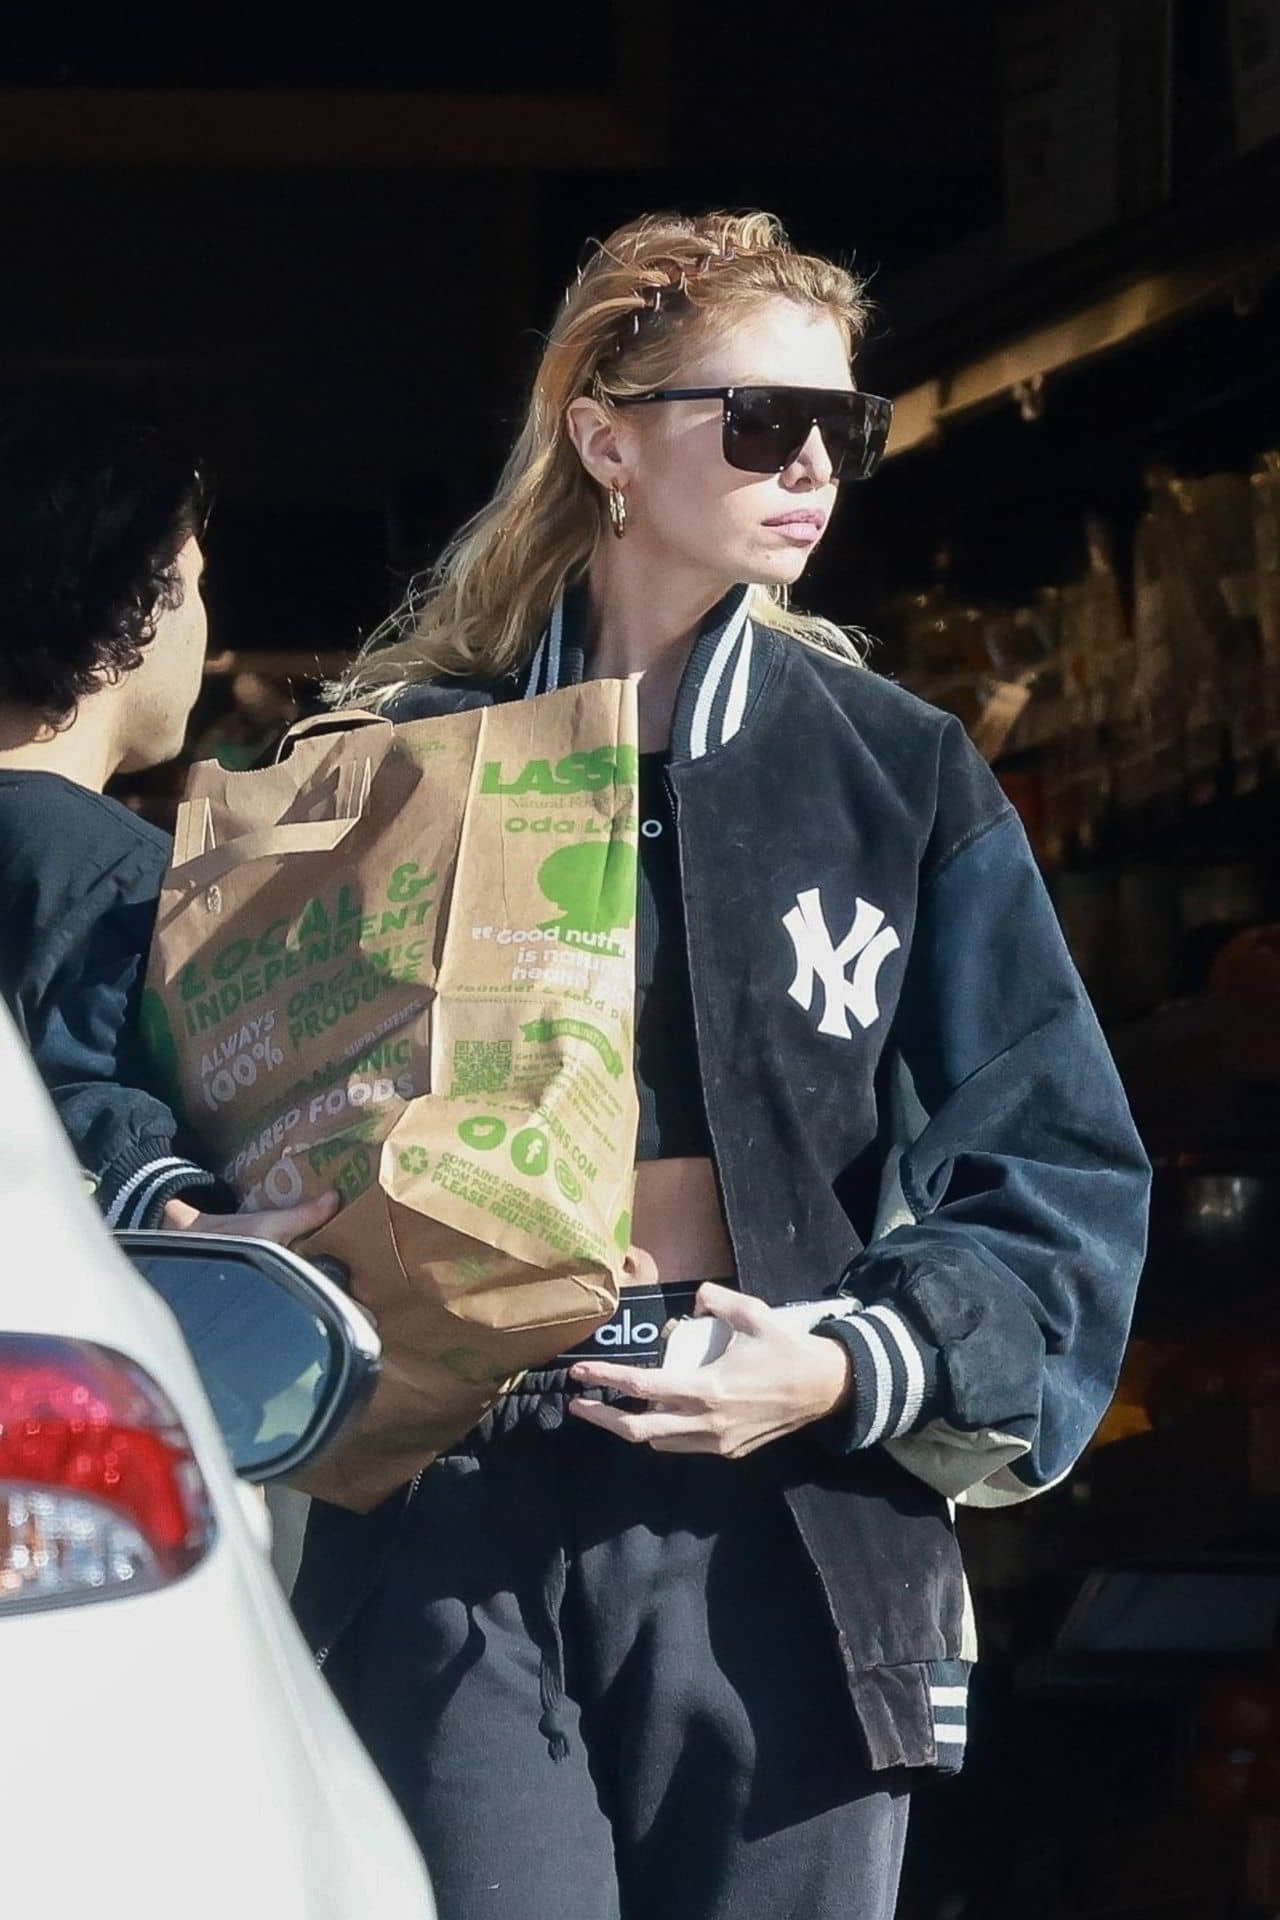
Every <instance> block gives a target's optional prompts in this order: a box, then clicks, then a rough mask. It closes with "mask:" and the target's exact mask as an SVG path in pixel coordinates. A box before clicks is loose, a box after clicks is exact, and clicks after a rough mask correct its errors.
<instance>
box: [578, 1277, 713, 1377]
mask: <svg viewBox="0 0 1280 1920" xmlns="http://www.w3.org/2000/svg"><path fill="white" fill-rule="evenodd" d="M701 1284H702V1283H701V1281H698V1280H681V1281H676V1282H675V1283H674V1284H673V1285H671V1286H665V1287H625V1288H624V1289H623V1292H622V1297H621V1299H620V1300H619V1302H618V1309H617V1312H616V1313H615V1314H614V1315H613V1317H612V1319H610V1320H606V1321H605V1323H604V1325H603V1326H602V1327H597V1328H596V1330H595V1332H594V1333H590V1334H588V1335H587V1336H586V1338H585V1339H583V1340H580V1341H579V1342H578V1343H577V1345H576V1346H573V1347H566V1348H565V1350H564V1352H563V1353H560V1354H557V1356H556V1358H555V1359H554V1360H550V1361H548V1363H547V1366H548V1369H549V1370H558V1369H560V1368H563V1367H571V1366H572V1365H573V1363H574V1361H575V1360H625V1361H626V1363H627V1365H628V1366H630V1367H656V1366H659V1365H660V1364H661V1361H662V1348H663V1339H662V1329H663V1328H664V1327H665V1326H666V1324H667V1322H668V1320H678V1319H680V1318H681V1316H682V1315H684V1314H687V1313H692V1312H693V1303H694V1301H695V1300H696V1299H697V1297H698V1288H699V1286H700V1285H701Z"/></svg>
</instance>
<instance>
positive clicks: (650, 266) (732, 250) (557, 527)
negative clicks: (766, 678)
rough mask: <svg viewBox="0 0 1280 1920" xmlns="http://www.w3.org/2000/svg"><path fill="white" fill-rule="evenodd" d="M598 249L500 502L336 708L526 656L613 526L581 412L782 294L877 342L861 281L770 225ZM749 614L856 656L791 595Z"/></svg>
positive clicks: (658, 380) (777, 596) (418, 594)
mask: <svg viewBox="0 0 1280 1920" xmlns="http://www.w3.org/2000/svg"><path fill="white" fill-rule="evenodd" d="M592 245H593V251H592V253H591V255H590V257H589V259H588V260H587V262H586V264H585V265H584V266H583V267H582V268H581V269H580V270H579V272H578V275H577V278H576V280H575V281H574V282H573V284H572V285H571V286H570V287H569V289H568V291H567V292H566V294H565V296H564V300H563V302H562V303H561V307H560V311H559V313H558V314H557V316H556V321H555V324H554V326H553V327H552V330H551V334H550V336H549V338H548V340H547V344H546V349H545V351H544V353H543V355H542V360H541V363H540V365H539V367H538V371H537V375H536V377H535V379H534V383H533V393H532V396H531V398H530V402H529V409H528V412H527V414H526V416H525V420H524V424H523V426H522V427H521V429H520V433H519V436H518V438H517V440H516V443H515V446H514V447H513V448H512V450H511V454H510V456H509V458H508V460H507V463H506V466H505V467H504V469H503V472H502V477H501V479H500V480H499V482H498V487H497V491H496V493H495V494H494V496H493V499H492V500H491V501H490V502H489V503H488V505H487V506H484V507H482V508H481V509H480V511H479V513H477V514H476V515H475V516H474V518H473V519H471V520H470V521H468V523H467V524H466V526H464V527H463V529H462V531H461V532H460V533H459V534H458V535H457V537H456V538H455V539H454V540H453V542H452V543H451V544H450V546H449V547H448V548H447V549H446V550H445V552H444V554H443V555H442V556H441V558H440V560H439V562H438V564H437V565H436V567H435V568H434V570H433V571H432V572H431V573H430V574H429V575H428V576H426V578H425V580H422V581H419V582H415V583H414V585H413V586H411V588H410V590H409V593H408V596H407V597H406V600H405V602H404V604H403V605H402V606H401V608H400V609H399V610H398V611H397V612H396V613H395V614H393V615H392V617H391V619H390V620H389V621H388V622H387V623H386V625H385V626H383V627H382V628H380V629H379V631H378V632H376V633H375V634H373V635H372V636H371V637H370V639H369V641H368V642H367V643H366V645H365V647H364V649H363V650H362V652H361V654H360V657H359V658H358V660H357V661H356V663H355V665H354V666H353V668H352V670H351V672H350V674H349V675H348V676H347V678H346V680H345V681H344V682H342V683H341V684H340V685H339V686H338V688H337V689H336V690H335V691H336V692H337V695H338V697H339V698H340V699H341V700H343V701H353V700H355V701H364V702H365V703H373V704H378V703H379V702H383V701H386V700H389V699H390V698H391V697H392V695H393V694H394V693H396V692H397V691H398V690H399V689H400V688H401V687H403V686H405V685H407V684H409V683H411V682H413V681H420V680H434V679H439V678H442V677H443V676H446V675H448V676H450V677H453V676H458V677H462V678H472V677H476V678H484V679H496V678H499V677H500V676H501V675H503V674H506V673H510V672H512V671H514V670H515V669H516V668H517V667H519V666H520V665H521V664H522V663H523V662H524V661H525V660H526V659H527V658H528V657H529V655H530V654H531V653H532V651H533V649H534V647H535V646H536V645H537V641H538V638H539V635H540V634H541V632H542V630H543V628H544V626H545V624H546V621H547V618H548V616H549V614H550V611H551V608H552V606H553V605H554V603H555V600H556V596H557V595H558V594H559V593H560V592H561V590H562V589H563V588H564V587H565V586H567V585H569V584H571V583H572V582H574V581H575V580H578V579H580V578H581V577H582V576H583V575H584V574H585V572H586V570H587V564H588V562H589V560H590V558H591V554H592V552H593V550H594V548H595V545H596V542H597V541H598V540H599V539H600V538H601V535H602V532H603V530H604V527H605V525H606V520H605V513H606V507H605V494H604V491H603V489H602V488H601V487H599V486H598V485H597V484H596V482H595V481H594V480H592V479H591V477H590V476H589V475H588V473H587V472H586V470H585V468H584V467H583V465H582V462H581V460H580V459H579V458H578V455H577V452H576V450H575V448H574V445H573V442H572V440H571V439H570V436H569V433H568V429H567V426H566V410H567V408H568V406H569V403H570V401H571V400H575V399H577V398H578V397H579V396H580V395H582V394H591V395H592V396H593V397H594V398H595V399H597V400H599V401H601V402H602V403H603V404H604V405H605V406H607V405H608V403H609V400H610V398H611V397H613V396H622V395H625V394H631V393H644V392H647V391H648V390H649V389H650V388H652V387H660V386H663V385H665V384H667V383H668V382H669V381H670V380H671V379H672V377H673V376H674V375H675V374H676V373H677V372H678V371H679V369H680V367H681V365H682V364H684V363H687V361H688V359H689V357H690V354H691V351H692V350H693V349H694V348H695V347H696V346H697V345H699V344H700V343H701V341H702V340H704V339H705V338H706V337H707V336H708V335H710V334H714V333H715V332H717V331H718V330H719V329H722V328H724V327H726V326H730V325H732V324H733V322H734V321H735V320H736V319H737V318H738V317H739V316H741V315H743V314H747V313H750V312H751V311H752V310H753V309H755V308H758V307H759V306H760V305H761V304H762V303H763V302H764V301H766V300H768V299H771V298H774V297H775V296H777V295H779V294H781V295H783V296H784V297H786V298H787V299H790V300H795V301H797V302H799V303H801V304H802V305H804V306H807V307H811V308H815V309H817V310H819V311H821V312H823V313H826V314H829V315H830V316H831V318H832V319H833V320H834V321H835V322H836V324H837V326H838V327H839V328H840V330H841V332H842V334H843V335H844V338H845V343H846V345H847V347H848V350H849V355H850V358H852V356H853V353H854V350H855V348H856V346H857V344H858V342H859V341H860V340H861V339H862V337H863V334H864V332H865V330H866V325H867V319H868V313H869V309H868V304H867V300H866V297H865V290H864V286H863V283H862V281H861V280H859V279H858V278H857V277H856V276H855V275H854V274H853V273H851V272H849V271H847V270H846V269H845V268H843V267H839V266H837V265H835V264H834V262H832V261H830V260H824V259H821V258H819V257H818V256H817V255H814V254H806V253H800V252H798V251H797V250H796V249H795V248H794V247H793V246H792V245H791V244H790V242H789V241H788V239H787V236H786V234H785V233H784V231H783V229H782V226H781V225H780V223H779V222H778V221H777V220H776V219H775V218H774V217H773V215H772V214H768V213H708V214H703V215H700V216H698V217H696V218H690V217H686V216H684V215H681V214H669V213H668V214H648V215H646V216H645V217H644V218H643V219H639V220H634V221H632V222H630V223H629V224H628V225H627V226H624V227H620V228H619V229H618V230H617V232H616V233H613V234H611V235H610V236H609V238H608V239H607V240H605V241H603V242H601V243H599V244H597V243H592ZM754 611H755V612H756V614H757V617H758V618H759V619H760V620H761V621H762V623H764V624H767V625H769V626H771V627H774V628H776V629H779V630H780V631H782V632H783V633H788V634H791V635H793V636H794V637H795V638H796V639H797V640H802V641H805V642H807V643H809V644H810V645H814V646H818V647H821V648H824V649H825V650H827V651H829V652H833V653H838V654H841V655H843V656H844V657H845V658H847V659H850V660H857V659H858V658H859V657H860V645H859V641H860V638H861V636H854V635H850V634H848V633H846V632H845V631H844V630H843V629H841V628H840V627H837V626H835V625H833V624H832V623H831V622H830V621H828V620H822V619H819V618H817V617H816V616H814V615H811V614H803V613H798V612H796V611H795V610H794V609H792V608H791V607H789V606H788V604H787V600H786V595H785V591H784V590H781V589H776V588H773V587H763V586H758V587H756V588H755V606H754Z"/></svg>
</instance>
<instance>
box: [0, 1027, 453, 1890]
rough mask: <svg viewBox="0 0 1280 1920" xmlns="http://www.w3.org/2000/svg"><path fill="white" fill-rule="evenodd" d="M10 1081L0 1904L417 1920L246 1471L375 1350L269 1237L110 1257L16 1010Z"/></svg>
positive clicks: (407, 1844)
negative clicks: (273, 1558) (279, 1574)
mask: <svg viewBox="0 0 1280 1920" xmlns="http://www.w3.org/2000/svg"><path fill="white" fill-rule="evenodd" d="M0 1088H3V1100H2V1101H0V1701H2V1702H3V1709H2V1712H3V1721H4V1738H3V1740H0V1806H2V1807H3V1809H4V1829H5V1836H6V1837H5V1845H4V1850H3V1860H2V1861H0V1910H2V1911H3V1912H4V1913H5V1914H12V1915H14V1916H15V1920H16V1916H17V1915H19V1914H40V1915H42V1916H47V1920H64V1916H65V1917H66V1920H72V1916H74V1920H116V1917H117V1916H119V1920H175V1916H181V1920H215V1916H216V1920H371V1917H372V1916H374V1915H376V1916H377V1920H433V1916H434V1914H435V1906H434V1903H433V1901H432V1897H431V1891H430V1886H429V1883H428V1880H427V1876H426V1872H425V1870H424V1867H423V1864H422V1860H421V1857H420V1855H419V1854H418V1851H417V1849H416V1847H415V1845H414V1843H413V1841H412V1839H411V1838H410V1835H409V1832H408V1829H407V1828H406V1826H405V1825H404V1823H403V1821H402V1820H401V1817H400V1815H399V1813H398V1811H397V1809H396V1808H395V1806H394V1804H393V1803H392V1801H391V1799H390V1797H389V1795H388V1794H387V1792H386V1789H385V1788H384V1787H383V1785H382V1782H381V1781H380V1780H379V1778H378V1776H377V1774H376V1773H375V1771H374V1769H373V1766H372V1765H371V1763H370V1761H369V1760H368V1758H367V1756H366V1755H365V1752H364V1750H363V1748H362V1747H361V1746H360V1744H359V1742H358V1741H357V1740H356V1737H355V1735H354V1734H353V1733H352V1731H351V1729H350V1728H349V1726H348V1725H347V1722H346V1720H345V1719H344V1717H343V1715H342V1713H341V1711H340V1710H339V1708H338V1706H337V1705H336V1703H335V1702H334V1700H333V1699H332V1698H331V1696H330V1694H329V1691H328V1689H327V1687H326V1686H325V1683H324V1681H323V1679H322V1677H321V1675H320V1674H319V1673H318V1672H317V1670H316V1667H315V1665H314V1662H313V1661H312V1659H311V1656H310V1654H309V1653H308V1650H307V1648H306V1646H305V1644H304V1642H303V1640H302V1638H301V1635H300V1634H299V1632H298V1630H297V1628H296V1627H295V1625H294V1622H293V1619H292V1617H291V1615H290V1613H289V1610H288V1606H287V1604H286V1602H285V1599H284V1595H283V1593H282V1591H281V1589H280V1586H279V1583H278V1581H277V1580H276V1578H275V1575H274V1574H273V1572H272V1568H271V1564H270V1521H269V1518H268V1515H267V1511H266V1508H265V1506H264V1504H263V1498H262V1495H261V1494H260V1493H259V1492H258V1490H257V1488H256V1487H254V1486H252V1485H249V1484H247V1483H246V1481H245V1480H244V1479H243V1478H238V1477H237V1473H236V1471H235V1469H234V1467H233V1465H232V1453H234V1454H235V1456H236V1458H237V1460H238V1461H239V1463H240V1464H241V1466H242V1468H243V1469H244V1470H245V1471H247V1472H248V1473H250V1474H252V1475H253V1477H254V1478H255V1479H257V1480H259V1481H263V1480H267V1479H270V1478H272V1477H273V1476H274V1475H276V1474H278V1473H281V1472H287V1471H290V1470H291V1469H292V1468H294V1467H296V1466H297V1465H298V1464H299V1463H300V1462H301V1461H302V1460H304V1459H306V1458H309V1457H310V1456H311V1454H312V1453H313V1452H314V1451H315V1450H316V1449H317V1448H318V1446H319V1445H321V1444H323V1443H324V1441H325V1440H326V1439H327V1438H331V1437H332V1434H333V1432H334V1430H335V1428H336V1426H337V1424H339V1423H340V1421H341V1420H342V1419H343V1418H344V1417H347V1416H349V1414H350V1412H351V1410H352V1408H353V1407H354V1406H355V1405H356V1404H357V1403H358V1401H359V1399H360V1398H361V1396H362V1393H363V1391H364V1390H366V1389H367V1384H368V1382H369V1381H370V1380H371V1378H372V1375H373V1373H374V1371H375V1370H376V1366H377V1356H378V1343H377V1339H376V1336H374V1335H373V1333H372V1331H371V1329H369V1328H368V1327H367V1325H366V1324H365V1322H364V1318H363V1316H362V1315H361V1314H360V1313H359V1312H358V1311H357V1310H356V1309H355V1308H353V1307H352V1306H351V1304H350V1302H349V1301H347V1300H346V1299H345V1298H344V1296H343V1295H342V1294H341V1292H340V1291H339V1289H337V1288H336V1287H334V1286H333V1285H332V1283H330V1282H329V1281H327V1280H326V1279H325V1278H324V1277H323V1276H322V1275H320V1274H318V1273H317V1272H316V1270H315V1268H314V1267H312V1266H310V1265H309V1264H308V1263H307V1262H306V1261H304V1260H301V1259H299V1258H298V1257H297V1256H295V1255H292V1254H289V1253H287V1252H283V1251H282V1250H281V1249H279V1248H272V1247H268V1246H267V1245H266V1244H265V1243H264V1242H261V1241H247V1240H233V1239H221V1240H210V1239H207V1238H205V1239H201V1238H198V1237H197V1236H195V1235H157V1236H129V1237H128V1252H126V1250H125V1249H124V1248H122V1247H121V1246H119V1245H117V1244H116V1243H115V1242H114V1241H113V1240H112V1237H111V1235H110V1233H109V1232H108V1231H107V1229H106V1228H105V1226H104V1225H103V1223H102V1220H101V1218H100V1217H99V1214H98V1212H97V1209H96V1208H95V1206H94V1204H93V1202H92V1200H91V1199H90V1197H89V1196H88V1194H87V1193H86V1191H85V1190H84V1182H83V1179H82V1177H81V1174H80V1171H79V1169H78V1168H77V1166H76V1164H75V1159H74V1156H73V1154H72V1152H71V1150H70V1147H69V1146H68V1144H67V1141H66V1140H65V1138H64V1136H63V1134H62V1131H61V1129H60V1127H59V1125H58V1122H57V1119H56V1117H55V1115H54V1113H53V1110H52V1108H51V1106H50V1104H49V1102H48V1100H47V1098H46V1096H45V1093H44V1090H43V1088H42V1087H41V1086H40V1084H39V1081H38V1079H37V1077H36V1075H35V1072H34V1070H33V1068H32V1066H31V1063H30V1061H29V1059H28V1057H27V1055H26V1053H25V1050H24V1049H23V1047H22V1045H21V1043H20V1041H19V1040H18V1037H17V1035H16V1033H15V1031H14V1028H13V1026H12V1023H11V1022H10V1021H9V1019H8V1017H7V1015H6V1014H5V1011H4V1009H3V1007H0ZM130 1256H132V1258H133V1259H135V1260H137V1261H138V1262H139V1263H140V1264H141V1265H142V1266H143V1267H144V1268H145V1270H146V1271H147V1272H148V1274H149V1276H150V1280H149V1281H148V1280H144V1279H143V1278H142V1277H141V1276H140V1273H139V1271H138V1270H137V1268H136V1267H135V1265H133V1264H131V1257H130ZM157 1289H159V1291H157ZM161 1294H163V1295H164V1296H165V1298H162V1297H161ZM166 1298H167V1299H168V1300H169V1301H170V1303H171V1305H172V1307H173V1308H174V1309H175V1310H176V1315H177V1317H176V1318H175V1311H171V1305H166V1304H165V1299H166ZM215 1300H216V1302H217V1304H218V1309H219V1310H218V1311H217V1312H211V1311H210V1310H209V1309H210V1302H211V1301H215ZM179 1322H181V1323H182V1326H183V1328H184V1331H185V1332H186V1334H187V1338H186V1339H184V1334H183V1331H180V1330H179ZM249 1336H252V1337H249ZM188 1340H190V1342H191V1345H190V1347H189V1346H188ZM197 1358H198V1359H199V1363H200V1370H199V1371H197V1365H196V1359H197ZM202 1376H203V1381H204V1384H202ZM206 1389H207V1390H206ZM211 1403H212V1404H211ZM215 1406H216V1407H217V1409H218V1414H217V1416H215V1412H214V1407H215ZM228 1444H230V1446H231V1448H232V1453H229V1452H228Z"/></svg>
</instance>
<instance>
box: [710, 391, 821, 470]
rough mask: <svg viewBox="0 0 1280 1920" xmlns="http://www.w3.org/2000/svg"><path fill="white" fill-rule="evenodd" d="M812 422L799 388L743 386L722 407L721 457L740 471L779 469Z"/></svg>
mask: <svg viewBox="0 0 1280 1920" xmlns="http://www.w3.org/2000/svg"><path fill="white" fill-rule="evenodd" d="M812 426H813V421H812V418H811V417H810V410H809V407H808V395H807V394H806V393H805V392H804V391H803V390H802V389H800V388H797V387H790V388H788V387H742V388H740V389H739V390H738V392H737V393H735V394H734V396H733V398H732V400H730V401H729V402H728V403H727V404H726V407H725V422H724V457H725V459H726V460H727V461H728V462H729V465H730V466H731V467H737V468H738V469H739V470H740V471H741V472H743V473H781V472H782V469H783V468H784V467H786V466H789V465H790V464H791V462H792V461H793V460H794V459H795V457H796V455H797V454H798V453H799V451H800V449H801V447H802V446H803V445H804V443H805V441H806V440H807V439H808V438H809V434H810V431H811V429H812Z"/></svg>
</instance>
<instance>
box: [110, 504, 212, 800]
mask: <svg viewBox="0 0 1280 1920" xmlns="http://www.w3.org/2000/svg"><path fill="white" fill-rule="evenodd" d="M176 568H177V577H178V585H179V588H180V590H181V595H182V601H181V605H179V606H169V607H163V608H161V610H160V611H159V612H158V613H157V615H156V620H155V633H154V635H153V636H152V638H151V639H150V640H149V641H148V642H147V645H146V646H145V647H144V648H143V652H142V663H141V665H140V666H137V667H135V668H134V670H133V672H132V673H130V674H128V675H126V677H125V679H124V680H123V681H122V682H121V686H122V689H123V690H124V693H125V695H126V698H127V703H128V754H127V757H126V759H125V760H124V761H123V762H122V766H123V767H124V768H125V769H128V770H129V771H137V770H138V769H140V768H142V767H158V766H160V765H161V764H162V763H163V762H164V761H166V760H172V759H173V758H174V756H175V755H176V754H178V753H180V752H181V750H182V743H183V740H184V739H185V737H186V731H187V721H188V720H189V718H190V716H191V709H192V707H194V705H195V703H196V700H197V699H198V697H199V694H200V683H201V675H202V672H203V669H204V657H205V651H206V648H207V647H208V643H209V620H208V615H207V614H206V612H205V605H204V599H203V597H202V595H201V591H200V583H201V579H202V578H203V574H204V554H203V553H202V552H201V548H200V542H199V540H198V539H197V538H196V537H195V535H194V534H193V535H192V536H191V538H190V539H189V540H188V541H187V543H186V545H185V546H184V547H183V549H182V551H181V553H180V554H179V555H178V558H177V562H176ZM177 597H178V596H177V594H174V596H173V598H174V599H175V600H176V599H177Z"/></svg>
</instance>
